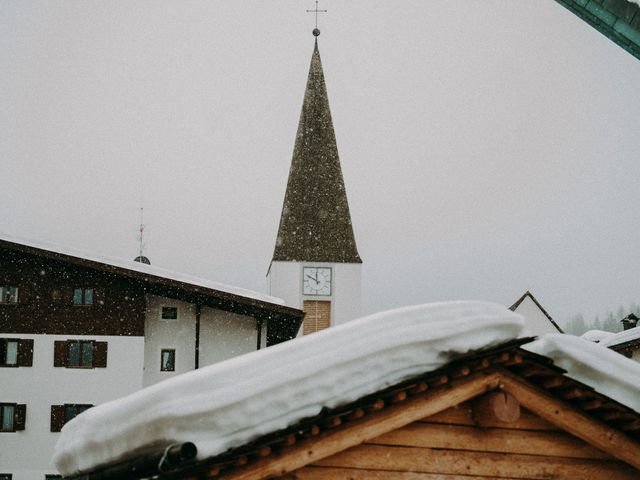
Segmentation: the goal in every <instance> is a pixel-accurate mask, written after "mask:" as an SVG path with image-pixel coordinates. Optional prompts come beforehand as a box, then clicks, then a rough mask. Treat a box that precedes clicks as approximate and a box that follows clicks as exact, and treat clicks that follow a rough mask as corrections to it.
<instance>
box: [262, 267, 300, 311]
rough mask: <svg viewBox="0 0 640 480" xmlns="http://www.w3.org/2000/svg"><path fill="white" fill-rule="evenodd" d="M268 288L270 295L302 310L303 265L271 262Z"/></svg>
mask: <svg viewBox="0 0 640 480" xmlns="http://www.w3.org/2000/svg"><path fill="white" fill-rule="evenodd" d="M267 288H268V291H269V295H273V296H274V297H278V298H281V299H283V300H284V303H285V305H288V306H290V307H294V308H302V264H301V263H299V262H271V268H270V269H269V274H268V276H267Z"/></svg>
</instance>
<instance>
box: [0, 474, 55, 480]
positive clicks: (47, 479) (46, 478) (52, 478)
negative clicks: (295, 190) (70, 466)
mask: <svg viewBox="0 0 640 480" xmlns="http://www.w3.org/2000/svg"><path fill="white" fill-rule="evenodd" d="M0 480H2V478H0ZM44 480H62V475H45V476H44Z"/></svg>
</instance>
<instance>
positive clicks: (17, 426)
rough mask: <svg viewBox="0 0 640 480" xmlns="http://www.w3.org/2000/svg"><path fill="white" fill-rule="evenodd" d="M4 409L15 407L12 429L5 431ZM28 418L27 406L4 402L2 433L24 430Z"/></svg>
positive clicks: (0, 417)
mask: <svg viewBox="0 0 640 480" xmlns="http://www.w3.org/2000/svg"><path fill="white" fill-rule="evenodd" d="M4 407H13V415H12V418H11V428H9V429H5V428H3V427H2V425H3V424H4V418H3V416H4ZM26 417H27V406H26V405H25V404H18V403H11V402H2V403H0V433H13V432H19V431H21V430H24V428H25V423H26Z"/></svg>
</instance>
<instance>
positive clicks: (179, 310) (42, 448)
mask: <svg viewBox="0 0 640 480" xmlns="http://www.w3.org/2000/svg"><path fill="white" fill-rule="evenodd" d="M0 289H1V290H2V291H1V292H0V293H1V295H0V479H1V480H53V479H56V478H59V477H58V476H57V474H56V473H55V469H54V468H53V466H52V465H51V464H50V459H51V455H52V453H53V447H54V445H55V442H56V441H57V438H58V436H59V432H60V430H61V429H62V428H63V426H64V424H65V423H66V422H67V421H69V420H71V419H72V418H73V417H75V416H76V415H78V414H80V413H82V411H84V410H85V409H87V408H91V407H92V406H95V405H98V404H101V403H104V402H107V401H110V400H113V399H116V398H119V397H122V396H125V395H128V394H130V393H133V392H135V391H137V390H139V389H141V388H143V387H146V386H149V385H152V384H154V383H157V382H160V381H162V380H164V379H167V378H170V377H172V376H174V375H177V374H180V373H184V372H187V371H189V370H193V369H195V368H201V367H204V366H206V365H210V364H213V363H216V362H219V361H222V360H226V359H228V358H232V357H235V356H237V355H241V354H243V353H248V352H251V351H254V350H257V349H259V348H265V347H267V346H268V345H272V344H275V343H278V342H280V341H283V340H286V339H288V338H292V337H294V336H295V335H296V333H297V331H298V330H299V326H300V324H301V322H302V315H303V314H302V312H301V311H299V310H296V309H293V308H289V307H286V306H284V305H283V304H282V301H281V300H279V299H276V298H273V297H269V296H266V295H262V294H259V293H255V292H248V291H244V290H241V289H237V288H234V287H228V286H222V285H220V284H214V283H212V282H208V281H205V280H202V279H195V278H190V277H186V276H184V275H180V274H175V273H172V272H167V271H163V270H161V269H158V268H155V267H151V266H150V265H142V264H139V263H133V262H120V261H106V260H104V259H95V258H89V257H87V256H81V255H75V254H74V255H71V254H69V253H68V252H62V251H59V250H58V251H56V250H55V249H49V248H44V247H42V246H35V245H34V244H32V243H29V242H26V243H17V242H15V241H13V239H12V240H11V241H9V240H6V239H3V238H0ZM5 292H9V293H10V294H6V295H5Z"/></svg>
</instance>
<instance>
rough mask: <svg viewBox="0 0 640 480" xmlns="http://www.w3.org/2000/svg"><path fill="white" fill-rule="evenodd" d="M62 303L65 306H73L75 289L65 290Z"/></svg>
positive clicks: (63, 290)
mask: <svg viewBox="0 0 640 480" xmlns="http://www.w3.org/2000/svg"><path fill="white" fill-rule="evenodd" d="M61 293H62V299H61V303H63V304H64V305H73V288H63V289H62V291H61Z"/></svg>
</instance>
